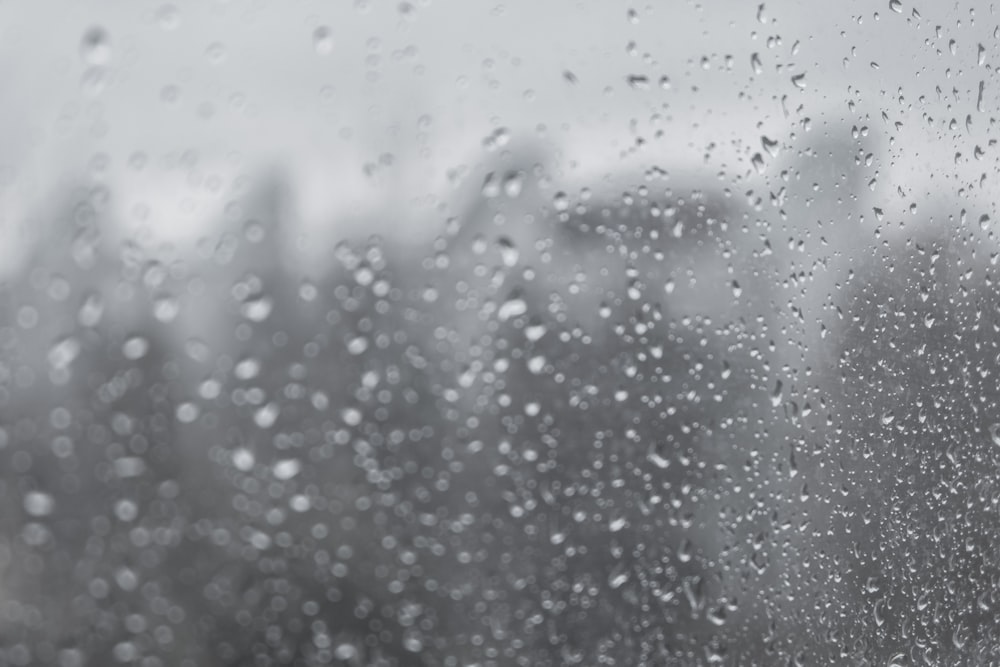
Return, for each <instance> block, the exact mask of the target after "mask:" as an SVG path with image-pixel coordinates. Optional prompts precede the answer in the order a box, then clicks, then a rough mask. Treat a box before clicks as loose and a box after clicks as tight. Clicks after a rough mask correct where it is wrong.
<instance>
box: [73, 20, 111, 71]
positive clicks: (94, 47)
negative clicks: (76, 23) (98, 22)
mask: <svg viewBox="0 0 1000 667" xmlns="http://www.w3.org/2000/svg"><path fill="white" fill-rule="evenodd" d="M80 57H81V58H83V62H85V63H87V64H88V65H93V66H101V65H107V64H108V63H109V62H110V61H111V37H110V35H108V31H107V30H105V29H104V28H102V27H100V26H94V27H92V28H89V29H88V30H87V31H86V32H84V33H83V39H82V40H81V41H80Z"/></svg>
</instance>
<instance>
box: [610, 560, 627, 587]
mask: <svg viewBox="0 0 1000 667" xmlns="http://www.w3.org/2000/svg"><path fill="white" fill-rule="evenodd" d="M628 578H629V573H628V570H627V569H626V568H625V566H624V565H623V564H621V563H619V564H618V565H616V566H615V568H614V569H613V570H611V574H609V575H608V586H610V587H611V588H621V587H622V586H623V585H624V584H625V582H626V581H628Z"/></svg>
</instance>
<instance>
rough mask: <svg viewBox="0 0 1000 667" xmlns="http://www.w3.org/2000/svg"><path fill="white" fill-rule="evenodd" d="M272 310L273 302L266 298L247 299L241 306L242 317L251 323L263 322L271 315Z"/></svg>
mask: <svg viewBox="0 0 1000 667" xmlns="http://www.w3.org/2000/svg"><path fill="white" fill-rule="evenodd" d="M273 309H274V301H273V300H272V299H271V297H268V296H259V297H257V298H255V299H249V300H247V301H246V302H244V303H243V306H242V312H243V317H245V318H247V319H248V320H250V321H251V322H263V321H264V320H266V319H267V318H268V317H269V316H270V315H271V311H272V310H273Z"/></svg>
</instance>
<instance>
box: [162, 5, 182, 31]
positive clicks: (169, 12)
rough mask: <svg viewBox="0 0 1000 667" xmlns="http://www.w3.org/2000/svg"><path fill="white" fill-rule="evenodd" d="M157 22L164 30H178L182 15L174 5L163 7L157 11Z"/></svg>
mask: <svg viewBox="0 0 1000 667" xmlns="http://www.w3.org/2000/svg"><path fill="white" fill-rule="evenodd" d="M156 22H157V23H158V24H159V25H160V28H162V29H163V30H176V29H177V28H178V27H179V26H180V24H181V13H180V11H179V10H178V9H177V7H176V6H174V5H161V6H160V8H159V9H157V10H156Z"/></svg>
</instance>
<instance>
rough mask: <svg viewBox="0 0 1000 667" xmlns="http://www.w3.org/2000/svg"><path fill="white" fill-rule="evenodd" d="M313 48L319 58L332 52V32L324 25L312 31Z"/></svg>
mask: <svg viewBox="0 0 1000 667" xmlns="http://www.w3.org/2000/svg"><path fill="white" fill-rule="evenodd" d="M313 47H314V48H315V49H316V53H318V54H320V55H321V56H325V55H329V54H330V53H332V52H333V32H332V31H331V30H330V28H328V27H327V26H325V25H321V26H320V27H318V28H316V29H315V30H313Z"/></svg>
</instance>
